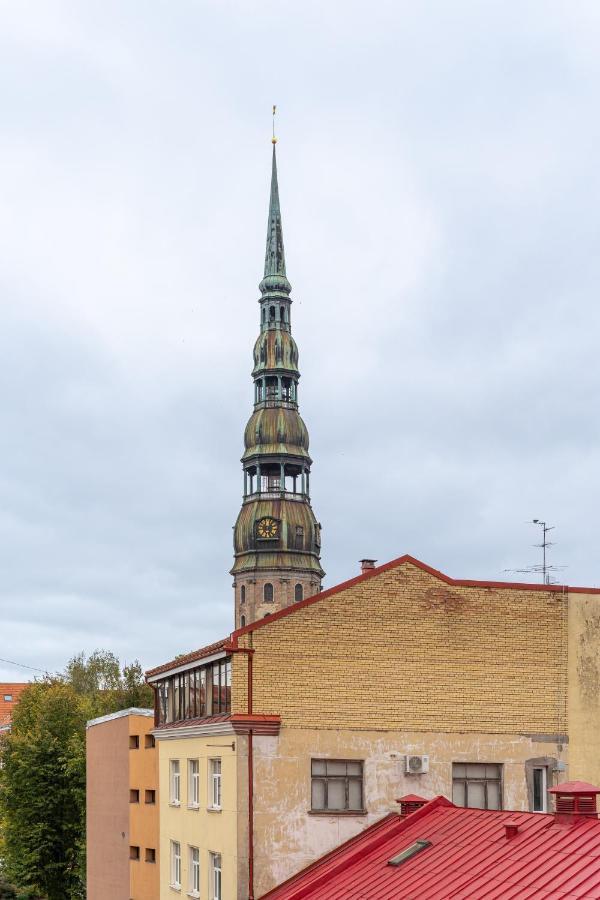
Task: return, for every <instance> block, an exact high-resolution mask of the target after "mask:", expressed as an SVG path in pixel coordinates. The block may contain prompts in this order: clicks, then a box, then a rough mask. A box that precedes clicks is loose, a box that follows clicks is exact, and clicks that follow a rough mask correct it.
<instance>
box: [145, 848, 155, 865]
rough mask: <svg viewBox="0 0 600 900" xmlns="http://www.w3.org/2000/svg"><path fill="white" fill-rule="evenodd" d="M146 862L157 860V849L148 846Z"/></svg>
mask: <svg viewBox="0 0 600 900" xmlns="http://www.w3.org/2000/svg"><path fill="white" fill-rule="evenodd" d="M146 862H149V863H155V862H156V850H155V849H154V848H153V847H146Z"/></svg>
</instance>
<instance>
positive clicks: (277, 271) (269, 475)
mask: <svg viewBox="0 0 600 900" xmlns="http://www.w3.org/2000/svg"><path fill="white" fill-rule="evenodd" d="M275 143H276V139H275V138H273V167H272V173H271V199H270V203H269V221H268V225H267V252H266V255H265V274H264V278H263V280H262V281H261V283H260V284H259V290H260V292H261V297H260V300H259V306H260V334H259V336H258V338H257V340H256V343H255V345H254V368H253V370H252V378H253V380H254V411H253V413H252V415H251V416H250V419H249V421H248V424H247V425H246V431H245V432H244V447H245V452H244V455H243V457H242V466H243V469H244V498H243V502H242V508H241V510H240V514H239V516H238V518H237V522H236V523H235V528H234V537H233V544H234V555H235V561H234V564H233V568H232V569H231V574H232V575H233V579H234V580H233V586H234V591H235V625H236V628H240V627H242V626H243V625H249V624H250V622H253V621H254V620H255V619H260V618H262V617H263V616H266V615H268V614H269V613H273V612H275V611H276V610H279V609H283V608H284V607H286V606H290V605H291V604H292V603H295V602H299V601H300V600H303V599H304V598H306V597H310V596H312V595H313V594H316V593H317V592H318V591H319V590H320V589H321V579H322V578H323V576H324V574H325V573H324V572H323V569H322V568H321V564H320V554H321V526H320V525H319V523H318V522H317V520H316V518H315V514H314V513H313V511H312V507H311V505H310V467H311V464H312V460H311V458H310V456H309V455H308V431H307V429H306V425H305V424H304V422H303V421H302V419H301V417H300V413H299V412H298V380H299V378H300V372H299V371H298V348H297V347H296V342H295V341H294V338H293V337H292V326H291V306H292V301H291V299H290V292H291V290H292V286H291V284H290V283H289V281H288V280H287V276H286V271H285V255H284V250H283V227H282V222H281V210H280V207H279V188H278V184H277V160H276V154H275Z"/></svg>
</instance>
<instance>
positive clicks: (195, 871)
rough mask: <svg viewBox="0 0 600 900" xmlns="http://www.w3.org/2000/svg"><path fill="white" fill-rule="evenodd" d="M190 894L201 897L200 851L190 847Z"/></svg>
mask: <svg viewBox="0 0 600 900" xmlns="http://www.w3.org/2000/svg"><path fill="white" fill-rule="evenodd" d="M190 894H191V895H192V896H193V897H199V896H200V851H199V850H198V848H197V847H190Z"/></svg>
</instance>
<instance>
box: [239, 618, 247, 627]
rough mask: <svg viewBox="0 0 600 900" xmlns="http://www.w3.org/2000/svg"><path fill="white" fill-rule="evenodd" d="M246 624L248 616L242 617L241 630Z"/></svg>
mask: <svg viewBox="0 0 600 900" xmlns="http://www.w3.org/2000/svg"><path fill="white" fill-rule="evenodd" d="M245 624H246V616H240V628H243V627H244V625H245Z"/></svg>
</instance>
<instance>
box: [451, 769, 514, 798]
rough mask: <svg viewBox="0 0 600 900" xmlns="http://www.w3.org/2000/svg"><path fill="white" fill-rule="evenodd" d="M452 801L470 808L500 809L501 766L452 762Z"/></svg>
mask: <svg viewBox="0 0 600 900" xmlns="http://www.w3.org/2000/svg"><path fill="white" fill-rule="evenodd" d="M452 802H453V803H455V804H456V806H469V807H471V808H472V809H502V766H500V765H498V764H496V763H494V764H491V763H453V764H452Z"/></svg>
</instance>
